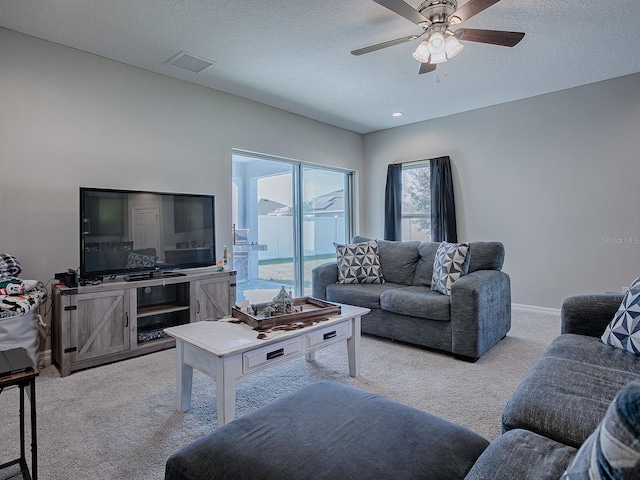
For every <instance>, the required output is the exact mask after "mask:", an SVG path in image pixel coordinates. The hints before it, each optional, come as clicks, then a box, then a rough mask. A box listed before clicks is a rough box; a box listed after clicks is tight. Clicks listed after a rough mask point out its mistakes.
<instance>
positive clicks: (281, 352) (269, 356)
mask: <svg viewBox="0 0 640 480" xmlns="http://www.w3.org/2000/svg"><path fill="white" fill-rule="evenodd" d="M283 355H284V348H280V349H278V350H274V351H273V352H269V353H267V360H271V359H273V358H278V357H281V356H283Z"/></svg>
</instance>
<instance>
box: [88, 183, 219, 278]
mask: <svg viewBox="0 0 640 480" xmlns="http://www.w3.org/2000/svg"><path fill="white" fill-rule="evenodd" d="M215 251H216V248H215V197H214V196H213V195H194V194H178V193H159V192H143V191H133V190H112V189H102V188H88V187H81V188H80V277H81V278H83V279H94V278H100V277H106V276H115V275H123V274H131V273H136V272H153V271H166V270H173V269H182V268H195V267H207V266H211V265H215V263H216V260H215V258H216V256H215Z"/></svg>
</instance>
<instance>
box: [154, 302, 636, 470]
mask: <svg viewBox="0 0 640 480" xmlns="http://www.w3.org/2000/svg"><path fill="white" fill-rule="evenodd" d="M621 300H622V295H586V296H578V297H571V298H568V299H567V300H566V301H565V302H564V304H563V307H562V335H560V336H559V337H558V338H556V339H555V340H554V341H553V343H552V344H551V345H550V346H549V348H548V349H547V351H546V353H545V354H544V356H543V358H541V359H540V360H539V361H538V362H537V363H536V364H535V366H534V367H533V368H532V369H531V370H530V372H529V373H528V375H527V376H526V377H525V379H524V380H523V381H522V383H521V384H520V386H519V387H518V389H517V390H516V392H515V393H514V394H513V396H512V397H511V399H510V400H509V402H508V404H507V406H506V408H505V409H504V413H503V419H502V422H503V430H504V433H503V434H502V435H501V436H500V437H498V438H497V439H495V440H494V441H493V442H491V443H489V442H488V441H487V440H485V439H484V438H482V437H480V436H479V435H477V434H475V433H473V432H471V431H469V430H467V429H465V428H463V427H461V426H459V425H456V424H455V423H452V422H449V421H446V420H443V419H441V418H438V417H435V416H433V415H430V414H429V413H426V412H422V411H419V410H417V409H415V408H412V407H409V406H407V405H403V404H400V403H397V402H394V401H392V400H389V399H386V398H384V397H381V396H379V395H376V394H372V393H368V392H364V391H361V390H356V389H354V388H351V387H347V386H344V385H340V384H336V383H333V382H318V383H315V384H312V385H310V386H307V387H305V388H303V389H301V390H299V391H298V392H295V393H293V394H291V395H288V396H286V397H283V398H281V399H279V400H277V401H275V402H273V403H272V404H270V405H267V406H265V407H262V408H260V409H258V410H256V411H254V412H252V413H250V414H248V415H246V416H244V417H242V418H240V419H237V420H235V421H233V422H231V423H229V424H227V425H225V426H224V427H222V428H220V429H218V430H215V431H214V432H212V433H211V434H209V435H206V436H205V437H202V438H201V439H199V440H196V441H195V442H193V443H191V444H189V445H187V446H185V447H183V448H182V449H180V450H179V451H177V452H176V453H174V454H173V455H172V456H171V457H170V458H169V459H168V461H167V464H166V476H165V480H192V479H201V480H236V479H238V480H239V479H244V478H251V479H254V480H258V479H265V480H267V479H276V478H277V479H281V480H298V479H300V480H302V479H305V480H306V479H309V478H314V479H334V478H349V479H351V480H357V479H363V480H364V479H371V478H377V479H394V480H396V479H414V478H420V479H423V480H430V479H433V480H447V479H451V480H462V479H465V480H496V479H499V480H526V479H536V480H558V479H560V478H561V476H562V475H563V472H565V470H566V469H567V468H570V469H571V472H570V473H571V475H569V476H562V480H570V479H571V480H575V479H581V480H582V479H585V480H586V479H588V478H629V479H631V478H640V445H639V442H638V439H639V438H640V381H638V380H640V356H637V355H634V354H632V353H629V352H626V351H623V350H619V349H615V348H613V347H610V346H607V345H604V344H603V343H601V342H600V340H599V337H600V335H601V334H602V333H603V332H604V329H605V327H606V325H607V324H608V323H609V321H610V320H611V319H612V318H613V315H614V313H615V312H616V310H617V308H618V306H619V304H620V302H621ZM461 394H464V387H461ZM612 402H613V403H612ZM612 439H613V440H612ZM583 443H584V447H583V448H581V449H580V450H579V447H580V446H581V445H583ZM604 443H607V445H606V448H605V447H603V445H604ZM594 444H597V445H598V449H597V450H596V449H594V448H592V446H593V445H594ZM593 455H595V457H593V458H591V457H592V456H593ZM616 459H617V460H618V461H617V462H614V463H611V464H610V462H611V461H612V460H616ZM590 467H591V468H595V469H597V470H601V469H603V468H607V469H609V473H610V475H611V476H608V477H589V474H587V473H586V471H587V469H588V468H590ZM616 469H617V470H616Z"/></svg>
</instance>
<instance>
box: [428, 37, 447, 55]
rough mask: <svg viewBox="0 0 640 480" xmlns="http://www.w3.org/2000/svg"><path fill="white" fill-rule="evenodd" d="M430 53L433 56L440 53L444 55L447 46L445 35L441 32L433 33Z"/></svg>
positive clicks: (430, 39) (429, 44)
mask: <svg viewBox="0 0 640 480" xmlns="http://www.w3.org/2000/svg"><path fill="white" fill-rule="evenodd" d="M428 42H429V43H428V46H429V53H430V54H431V55H438V54H440V53H444V49H445V44H444V35H442V34H441V33H440V32H435V33H432V34H431V36H430V37H429V40H428Z"/></svg>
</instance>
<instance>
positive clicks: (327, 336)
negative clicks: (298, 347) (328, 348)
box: [322, 330, 338, 340]
mask: <svg viewBox="0 0 640 480" xmlns="http://www.w3.org/2000/svg"><path fill="white" fill-rule="evenodd" d="M336 335H338V334H337V333H336V331H335V330H334V331H333V332H329V333H325V334H324V335H323V336H322V339H323V340H328V339H330V338H333V337H335V336H336Z"/></svg>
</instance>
